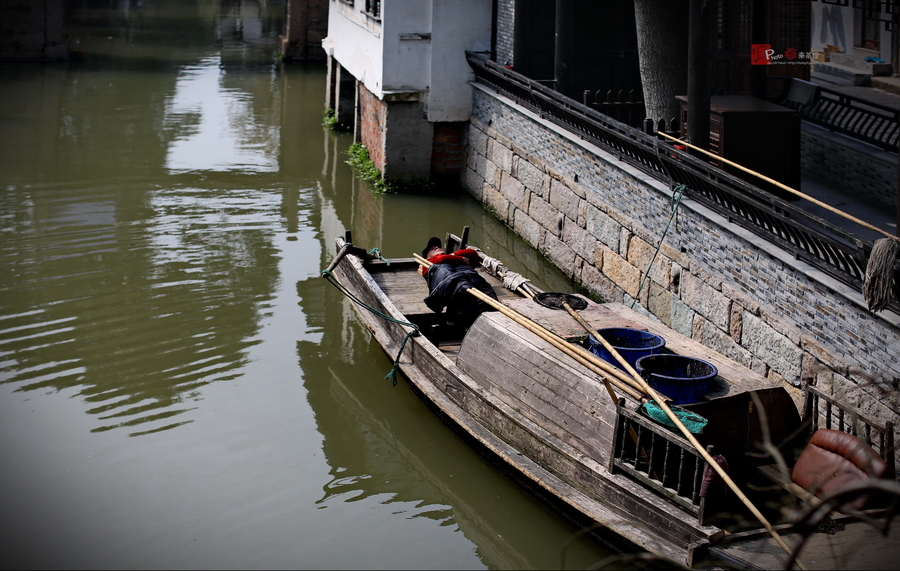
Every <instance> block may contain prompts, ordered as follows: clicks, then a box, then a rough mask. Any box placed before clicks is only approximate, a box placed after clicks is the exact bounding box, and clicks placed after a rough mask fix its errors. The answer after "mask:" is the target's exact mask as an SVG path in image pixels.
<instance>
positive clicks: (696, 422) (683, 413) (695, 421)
mask: <svg viewBox="0 0 900 571" xmlns="http://www.w3.org/2000/svg"><path fill="white" fill-rule="evenodd" d="M669 408H671V409H672V412H674V413H675V416H676V417H678V420H680V421H681V424H683V425H684V426H685V428H687V429H688V430H689V431H691V434H703V429H704V428H705V427H706V425H707V424H708V423H709V421H708V420H707V419H705V418H703V417H702V416H700V415H699V414H694V413H693V412H691V411H689V410H685V409H683V408H680V407H677V406H673V407H669ZM643 409H644V412H645V413H646V414H647V416H649V417H650V418H652V419H653V420H655V421H656V422H658V423H659V424H663V425H665V426H668V427H669V428H673V429H675V430H678V428H677V427H676V426H675V423H674V422H672V419H670V418H669V417H668V415H666V413H665V412H664V411H663V409H661V408H660V407H659V405H658V404H656V403H655V402H653V401H650V402H645V403H644V405H643Z"/></svg>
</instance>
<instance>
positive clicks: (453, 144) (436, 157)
mask: <svg viewBox="0 0 900 571" xmlns="http://www.w3.org/2000/svg"><path fill="white" fill-rule="evenodd" d="M466 125H467V123H465V122H445V123H435V124H434V140H433V142H432V145H431V174H432V175H435V176H439V177H443V176H454V177H459V175H460V173H461V172H462V167H463V135H464V134H465V130H466Z"/></svg>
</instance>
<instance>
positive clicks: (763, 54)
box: [750, 44, 775, 65]
mask: <svg viewBox="0 0 900 571" xmlns="http://www.w3.org/2000/svg"><path fill="white" fill-rule="evenodd" d="M774 53H775V50H773V49H772V44H751V45H750V65H769V64H771V63H772V55H773V54H774Z"/></svg>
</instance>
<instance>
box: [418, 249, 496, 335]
mask: <svg viewBox="0 0 900 571" xmlns="http://www.w3.org/2000/svg"><path fill="white" fill-rule="evenodd" d="M422 257H423V258H426V259H427V260H428V261H429V262H431V263H432V264H433V265H432V266H431V267H429V268H426V267H424V266H420V267H419V273H421V274H422V275H423V276H424V277H425V279H426V280H427V281H428V292H429V293H428V297H426V298H425V300H424V301H425V305H427V306H428V308H429V309H430V310H432V311H433V312H435V313H440V312H441V311H443V310H444V308H445V307H446V308H447V325H450V326H454V325H456V326H459V327H461V328H462V329H463V331H466V330H468V328H469V326H470V325H472V323H474V322H475V319H476V318H477V317H478V316H479V315H481V313H482V312H484V311H490V310H491V309H492V308H491V307H490V306H489V305H488V304H486V303H485V302H483V301H481V300H480V299H478V298H477V297H475V296H474V295H472V294H470V293H466V290H467V289H469V288H475V289H477V290H478V291H481V292H483V293H485V294H486V295H489V296H490V297H492V298H494V299H497V294H495V293H494V290H493V288H491V286H490V284H488V283H487V282H486V281H485V279H484V278H483V277H481V276H480V275H479V274H478V272H477V271H476V270H475V268H476V267H477V266H478V252H476V251H475V250H472V249H471V248H467V249H465V250H457V251H455V252H453V253H452V254H447V253H445V252H444V249H443V248H442V247H441V241H440V239H439V238H432V239H431V240H429V241H428V245H427V246H426V247H425V249H424V250H422Z"/></svg>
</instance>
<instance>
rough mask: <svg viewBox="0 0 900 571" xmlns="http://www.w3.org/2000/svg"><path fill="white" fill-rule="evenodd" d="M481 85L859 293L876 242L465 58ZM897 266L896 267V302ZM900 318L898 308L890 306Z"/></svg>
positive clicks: (897, 291)
mask: <svg viewBox="0 0 900 571" xmlns="http://www.w3.org/2000/svg"><path fill="white" fill-rule="evenodd" d="M466 56H467V59H468V61H469V65H470V66H471V67H472V69H473V70H474V72H475V77H476V81H477V82H478V83H481V84H483V85H487V86H489V87H491V88H492V89H494V90H496V91H498V92H499V93H501V94H503V95H505V96H507V97H509V98H511V99H513V100H515V101H516V102H517V103H518V104H519V105H522V106H523V107H525V108H527V109H530V110H531V111H533V112H535V113H537V114H539V115H540V116H541V117H542V118H544V119H546V120H548V121H551V122H553V123H555V124H556V125H559V126H560V127H563V128H565V129H567V130H569V131H570V132H572V133H573V134H576V135H578V136H579V137H580V138H582V139H584V140H586V141H589V142H591V143H593V144H595V145H597V146H599V147H601V148H603V149H604V150H606V151H607V152H609V153H611V154H613V155H615V156H616V157H617V158H618V159H619V160H622V161H625V162H627V163H629V164H631V165H632V166H634V167H636V168H638V169H640V170H642V171H644V172H646V173H647V174H649V175H650V176H652V177H654V178H656V179H658V180H661V181H663V182H666V183H668V184H671V185H679V184H684V185H686V186H687V188H688V191H687V195H688V196H690V197H691V198H693V199H694V200H696V201H698V202H700V203H702V204H704V205H706V206H708V207H710V208H712V209H713V210H715V211H717V212H719V213H720V214H722V215H724V216H726V217H727V218H728V219H729V220H730V221H731V222H732V223H735V224H738V225H740V226H742V227H744V228H746V229H747V230H749V231H751V232H753V233H755V234H757V235H759V236H761V237H763V238H765V239H767V240H769V241H771V242H774V243H776V244H778V245H779V246H781V247H783V248H784V249H786V250H788V251H789V252H791V253H792V254H793V255H794V256H795V257H796V258H798V259H801V260H803V261H805V262H807V263H809V264H811V265H813V266H815V267H816V268H818V269H820V270H822V271H823V272H825V273H827V274H829V275H830V276H832V277H833V278H835V279H837V280H839V281H841V282H843V283H845V284H847V285H849V286H851V287H853V288H855V289H856V290H857V291H862V285H863V281H864V280H865V271H866V263H867V261H868V259H869V254H870V253H871V251H872V246H873V242H872V241H870V240H866V239H863V238H861V237H859V236H857V235H855V234H853V233H851V232H848V231H847V230H845V229H843V228H840V227H838V226H835V225H833V224H831V223H829V222H827V221H825V220H823V219H822V218H820V217H818V216H815V215H814V214H812V213H810V212H807V211H806V210H803V209H802V208H799V207H797V206H795V205H793V204H791V203H789V202H787V201H785V200H782V199H780V198H778V197H777V196H774V195H773V194H771V193H770V192H767V191H765V190H763V189H761V188H758V187H756V186H753V185H751V184H749V183H747V182H746V181H744V180H742V179H740V178H738V177H736V176H733V175H731V174H729V173H727V172H725V171H723V170H722V169H720V168H718V167H716V166H714V165H711V164H709V163H708V162H706V161H704V160H702V159H699V158H697V157H694V156H692V155H690V154H689V153H687V152H683V151H680V150H678V149H676V148H674V146H673V145H671V144H669V143H666V142H664V141H661V140H660V137H659V136H657V135H655V134H648V133H644V132H643V131H641V130H639V129H635V128H632V127H629V126H628V125H625V124H623V123H620V122H618V121H616V120H614V119H612V118H610V117H607V116H605V115H603V114H602V113H600V112H598V111H596V110H594V109H591V108H590V107H588V106H586V105H584V104H582V103H579V102H577V101H575V100H573V99H570V98H568V97H565V96H564V95H562V94H560V93H558V92H556V91H553V90H552V89H550V88H548V87H546V86H544V85H542V84H540V83H538V82H536V81H534V80H531V79H529V78H527V77H525V76H523V75H521V74H519V73H517V72H515V71H513V70H511V69H508V68H506V67H504V66H502V65H499V64H497V63H496V62H493V61H490V60H489V59H487V58H485V57H484V56H483V55H482V54H478V53H474V52H466ZM898 284H900V263H895V265H894V279H893V286H894V287H893V289H894V298H895V300H896V299H897V298H898V297H900V286H898ZM889 307H890V308H891V309H892V310H893V311H900V304H898V303H897V302H896V301H894V302H892V304H891V305H890V306H889Z"/></svg>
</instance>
